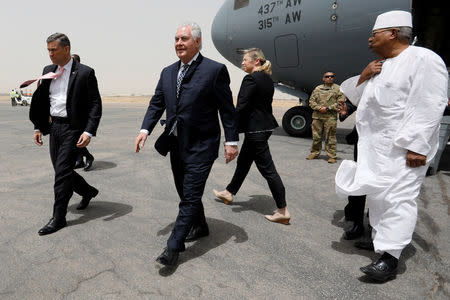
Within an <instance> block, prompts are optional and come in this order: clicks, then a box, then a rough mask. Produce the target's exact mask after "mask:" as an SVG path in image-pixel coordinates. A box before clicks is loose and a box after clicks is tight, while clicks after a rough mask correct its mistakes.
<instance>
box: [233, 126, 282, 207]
mask: <svg viewBox="0 0 450 300" xmlns="http://www.w3.org/2000/svg"><path fill="white" fill-rule="evenodd" d="M271 135H272V132H271V131H267V132H261V133H245V138H244V143H243V144H242V147H241V152H240V153H239V156H238V159H237V166H236V170H235V171H234V175H233V178H232V179H231V182H230V183H229V184H228V186H227V190H228V191H229V192H230V193H232V194H233V195H235V194H236V193H237V192H238V191H239V189H240V188H241V185H242V183H243V182H244V180H245V177H247V174H248V172H249V171H250V167H251V166H252V163H253V162H255V164H256V167H257V168H258V170H259V172H260V173H261V175H262V176H263V177H264V178H265V179H266V180H267V183H268V184H269V188H270V191H271V192H272V196H273V198H274V199H275V202H276V205H277V207H278V208H283V207H286V191H285V188H284V185H283V182H282V181H281V177H280V175H278V172H277V170H276V168H275V164H274V163H273V160H272V156H271V155H270V149H269V143H268V140H269V138H270V136H271Z"/></svg>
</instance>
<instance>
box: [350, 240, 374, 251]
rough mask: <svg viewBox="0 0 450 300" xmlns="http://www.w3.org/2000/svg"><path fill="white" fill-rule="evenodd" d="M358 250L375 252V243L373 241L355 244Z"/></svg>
mask: <svg viewBox="0 0 450 300" xmlns="http://www.w3.org/2000/svg"><path fill="white" fill-rule="evenodd" d="M353 245H354V246H355V247H356V248H358V249H363V250H369V251H373V250H374V248H373V242H372V241H357V242H355V243H354V244H353Z"/></svg>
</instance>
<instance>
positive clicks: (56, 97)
mask: <svg viewBox="0 0 450 300" xmlns="http://www.w3.org/2000/svg"><path fill="white" fill-rule="evenodd" d="M72 64H73V58H71V59H70V60H69V62H68V63H67V64H65V65H64V66H63V67H62V69H64V71H63V73H62V75H61V76H59V77H58V78H55V79H53V80H52V82H51V83H50V90H49V92H50V115H51V116H53V117H61V118H67V105H66V104H67V90H68V88H69V78H70V72H72ZM60 71H61V67H60V66H58V68H57V69H56V72H55V73H59V72H60ZM84 133H85V134H87V135H88V136H89V137H92V134H91V133H89V132H87V131H85V132H84Z"/></svg>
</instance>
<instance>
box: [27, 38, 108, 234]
mask: <svg viewBox="0 0 450 300" xmlns="http://www.w3.org/2000/svg"><path fill="white" fill-rule="evenodd" d="M47 49H48V52H49V56H50V59H51V61H52V62H53V64H52V65H49V66H46V67H45V68H44V71H43V74H47V73H50V72H53V73H54V74H53V75H55V76H54V78H53V79H43V80H42V83H41V84H40V85H39V86H38V88H37V89H36V91H35V92H34V94H33V99H32V101H31V107H30V120H31V122H32V123H33V124H34V129H35V130H34V137H33V139H34V142H35V144H37V145H38V146H42V144H43V142H42V135H46V134H50V142H49V144H50V157H51V160H52V164H53V168H54V170H55V184H54V192H55V203H54V206H53V216H52V218H51V219H50V221H49V222H48V223H47V224H46V225H45V226H44V227H42V228H41V229H40V230H39V235H45V234H51V233H53V232H56V231H58V230H59V229H61V228H63V227H65V226H66V214H67V206H68V204H69V200H70V198H71V197H72V194H73V192H76V193H77V194H79V195H81V196H82V197H83V198H82V200H81V202H80V204H79V205H78V207H77V208H78V209H84V208H86V207H87V206H88V205H89V201H90V200H91V199H92V198H94V197H95V196H96V195H97V194H98V190H97V189H96V188H94V187H93V186H90V185H89V184H88V183H87V182H86V181H85V180H84V179H83V177H81V176H80V175H79V174H78V173H76V172H75V171H74V170H73V167H74V165H75V160H76V155H77V148H82V147H86V146H87V145H88V144H89V142H90V140H91V137H92V136H95V134H96V132H97V128H98V125H99V122H100V117H101V113H102V105H101V98H100V93H99V91H98V86H97V79H96V78H95V73H94V70H93V69H91V68H90V67H88V66H85V65H82V64H80V63H78V62H77V61H76V60H74V59H72V58H71V56H70V41H69V38H68V37H67V36H66V35H65V34H62V33H55V34H52V35H51V36H49V37H48V38H47Z"/></svg>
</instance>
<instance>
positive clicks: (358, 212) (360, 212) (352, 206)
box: [344, 142, 366, 224]
mask: <svg viewBox="0 0 450 300" xmlns="http://www.w3.org/2000/svg"><path fill="white" fill-rule="evenodd" d="M353 159H354V160H355V161H357V159H358V143H357V142H356V144H355V148H354V151H353ZM365 205H366V196H365V195H363V196H348V204H347V205H346V206H345V208H344V214H345V219H346V220H347V221H353V222H355V223H356V224H362V223H363V220H364V206H365Z"/></svg>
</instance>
